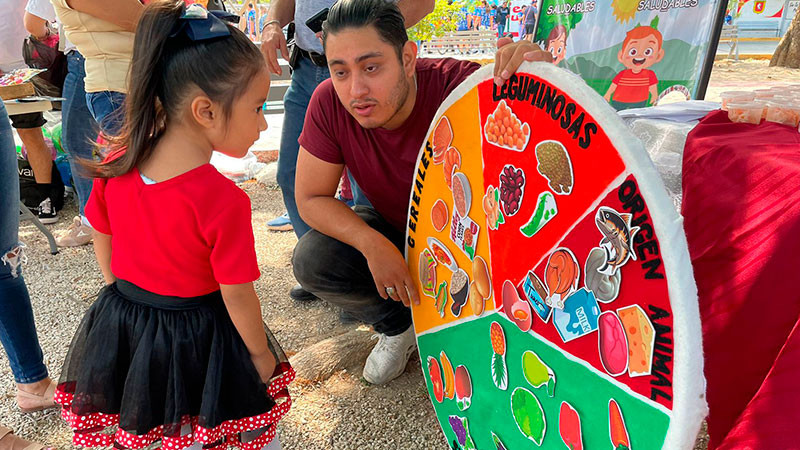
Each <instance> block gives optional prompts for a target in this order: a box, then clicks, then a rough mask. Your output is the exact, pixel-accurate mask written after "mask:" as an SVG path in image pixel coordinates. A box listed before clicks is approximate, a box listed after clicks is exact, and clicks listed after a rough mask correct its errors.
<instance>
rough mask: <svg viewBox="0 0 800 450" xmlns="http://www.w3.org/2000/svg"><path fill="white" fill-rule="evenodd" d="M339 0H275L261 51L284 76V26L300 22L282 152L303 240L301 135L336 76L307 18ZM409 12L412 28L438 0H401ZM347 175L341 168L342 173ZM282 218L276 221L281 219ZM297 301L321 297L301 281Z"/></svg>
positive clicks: (285, 183)
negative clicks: (298, 196) (316, 96)
mask: <svg viewBox="0 0 800 450" xmlns="http://www.w3.org/2000/svg"><path fill="white" fill-rule="evenodd" d="M334 3H335V0H273V2H272V4H271V5H270V9H269V12H268V13H267V21H266V22H265V23H264V27H263V28H262V30H261V42H262V44H261V52H262V53H263V54H264V58H266V60H267V67H268V68H269V70H270V71H271V72H272V73H274V74H276V75H280V74H281V73H282V72H283V69H281V67H280V64H279V63H278V54H280V55H282V56H283V59H285V60H286V61H289V60H290V56H289V49H288V48H287V46H286V36H285V35H284V34H283V27H285V26H286V25H288V24H289V22H292V21H294V23H295V27H296V36H295V39H296V46H297V48H296V49H295V51H297V53H298V56H297V62H296V64H295V67H294V70H293V72H292V83H291V86H290V87H289V89H288V90H287V91H286V95H285V96H284V99H283V105H284V109H285V113H284V120H283V129H282V130H281V143H280V150H279V153H278V155H279V156H278V176H277V178H278V185H280V187H281V192H282V193H283V202H284V205H286V211H287V214H288V218H289V220H290V221H291V225H292V227H293V228H294V232H295V234H296V235H297V237H298V239H299V238H301V237H302V236H303V235H304V234H306V233H307V232H308V231H309V230H310V229H311V228H310V227H309V226H308V225H307V224H306V223H305V222H304V221H303V219H302V218H301V217H300V214H299V213H298V212H297V202H296V200H295V172H296V167H297V154H298V152H299V151H300V145H299V144H298V143H297V139H298V138H299V137H300V133H301V132H302V131H303V122H304V120H305V117H306V110H307V109H308V102H309V101H310V100H311V94H312V93H313V92H314V89H316V88H317V86H318V85H319V84H320V83H322V82H323V81H325V80H327V79H328V78H330V72H329V71H328V64H327V60H326V59H325V51H324V50H323V48H322V44H321V42H320V40H319V37H317V35H316V34H315V33H314V32H313V31H311V30H310V29H309V28H308V27H307V26H306V24H305V23H306V21H307V20H308V19H310V18H311V17H312V16H314V14H316V13H318V12H319V11H321V10H322V9H324V8H329V7H331V6H332V5H333V4H334ZM396 3H397V6H398V7H399V8H400V11H401V12H402V13H403V17H404V18H405V25H406V27H411V26H414V25H415V24H416V23H417V22H419V21H420V20H422V18H423V17H425V16H427V15H428V14H429V13H430V12H431V11H433V8H434V0H396ZM340 174H341V173H340ZM351 188H352V189H353V191H354V192H353V197H354V199H355V200H356V203H359V196H360V194H359V193H358V192H357V191H358V189H357V188H356V186H353V185H351ZM278 219H281V218H280V217H278V218H277V219H273V220H272V221H270V222H273V223H275V222H276V221H277V220H278ZM289 295H290V296H291V297H292V298H293V299H295V300H301V301H302V300H314V299H316V298H317V297H316V296H314V295H313V294H311V293H310V292H308V291H306V290H305V289H303V288H302V287H301V286H300V285H299V284H298V285H295V286H294V287H293V288H292V289H291V290H290V292H289Z"/></svg>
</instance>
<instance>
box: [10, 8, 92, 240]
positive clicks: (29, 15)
mask: <svg viewBox="0 0 800 450" xmlns="http://www.w3.org/2000/svg"><path fill="white" fill-rule="evenodd" d="M55 20H56V13H55V10H54V9H53V5H52V3H50V0H28V6H27V7H26V11H25V28H26V29H27V30H28V32H29V33H30V34H31V35H32V36H33V37H35V38H37V39H40V40H41V39H43V38H44V37H46V36H47V34H48V33H49V32H50V31H49V30H50V28H49V27H48V22H53V21H55ZM59 28H60V27H59ZM60 42H61V44H62V46H63V47H64V48H63V51H64V54H65V55H66V57H67V70H68V72H67V77H66V79H65V80H64V88H63V90H62V95H63V96H64V103H63V105H62V107H61V130H62V131H61V144H62V146H63V147H64V150H65V151H66V152H67V155H68V156H69V165H70V169H71V170H72V180H73V184H74V186H75V191H76V193H77V198H78V216H76V217H75V218H73V219H72V223H71V224H70V225H69V228H67V229H66V230H61V231H57V232H56V233H55V235H56V236H55V237H56V244H58V246H59V247H75V246H79V245H85V244H88V243H89V242H91V241H92V227H91V224H90V223H89V220H88V219H87V218H86V215H85V214H84V208H85V207H86V202H87V201H88V200H89V194H91V192H92V180H91V178H89V177H87V176H86V174H85V170H83V167H82V166H81V165H80V164H79V162H78V161H79V160H81V159H85V160H91V159H92V157H93V152H94V147H93V145H92V142H93V141H94V140H95V139H96V138H97V123H96V122H95V121H94V118H93V117H92V114H91V113H90V112H89V108H88V106H87V105H86V91H85V90H84V78H85V77H86V72H85V71H84V59H83V55H81V53H80V52H79V51H78V50H77V48H75V46H74V45H73V44H72V43H71V42H69V40H67V39H66V37H65V36H61V40H60Z"/></svg>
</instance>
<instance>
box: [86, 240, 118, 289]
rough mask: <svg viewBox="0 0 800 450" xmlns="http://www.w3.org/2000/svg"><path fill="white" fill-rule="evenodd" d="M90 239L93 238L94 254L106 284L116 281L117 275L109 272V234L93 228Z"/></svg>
mask: <svg viewBox="0 0 800 450" xmlns="http://www.w3.org/2000/svg"><path fill="white" fill-rule="evenodd" d="M92 239H93V240H94V255H95V257H96V258H97V264H99V265H100V270H101V271H102V272H103V279H104V280H105V281H106V284H111V283H113V282H115V281H117V277H115V276H114V274H113V273H111V235H110V234H104V233H101V232H99V231H97V230H94V232H93V234H92Z"/></svg>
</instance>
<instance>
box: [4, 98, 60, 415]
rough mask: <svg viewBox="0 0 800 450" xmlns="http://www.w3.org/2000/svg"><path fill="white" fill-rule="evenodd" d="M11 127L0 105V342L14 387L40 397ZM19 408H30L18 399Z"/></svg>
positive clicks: (42, 373) (43, 378)
mask: <svg viewBox="0 0 800 450" xmlns="http://www.w3.org/2000/svg"><path fill="white" fill-rule="evenodd" d="M11 136H12V135H11V125H10V123H9V120H8V114H7V113H6V109H5V106H3V105H2V102H0V252H2V253H0V342H2V344H3V348H4V349H5V351H6V354H7V355H8V361H9V363H10V365H11V371H12V372H13V374H14V379H15V380H16V382H17V388H18V389H19V390H21V391H24V392H29V393H32V394H35V395H42V394H44V392H45V391H46V389H47V387H48V386H49V385H50V379H49V378H48V377H47V368H46V367H45V365H44V357H43V354H42V349H41V347H40V346H39V339H38V337H37V336H36V326H35V324H34V321H33V309H32V307H31V299H30V296H29V295H28V288H27V286H25V280H24V278H23V277H22V263H23V262H24V261H25V254H24V252H23V247H24V246H23V245H22V244H21V243H20V242H19V236H18V231H19V175H18V173H17V164H16V152H14V141H13V139H12V137H11ZM18 403H20V407H22V408H24V409H27V408H28V407H30V406H31V405H32V401H31V400H29V399H20V400H19V401H18Z"/></svg>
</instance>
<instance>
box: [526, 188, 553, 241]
mask: <svg viewBox="0 0 800 450" xmlns="http://www.w3.org/2000/svg"><path fill="white" fill-rule="evenodd" d="M556 214H558V207H557V206H556V198H555V196H554V195H553V194H552V193H551V192H550V191H544V192H542V193H541V194H539V199H538V200H536V209H535V210H533V215H532V216H531V218H530V220H528V223H527V224H526V225H525V226H524V227H522V228H520V229H519V231H520V232H522V234H524V235H525V236H526V237H531V236H533V235H534V234H536V233H538V232H539V230H541V229H542V227H544V226H545V225H547V222H550V221H551V220H553V218H554V217H555V216H556Z"/></svg>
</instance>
